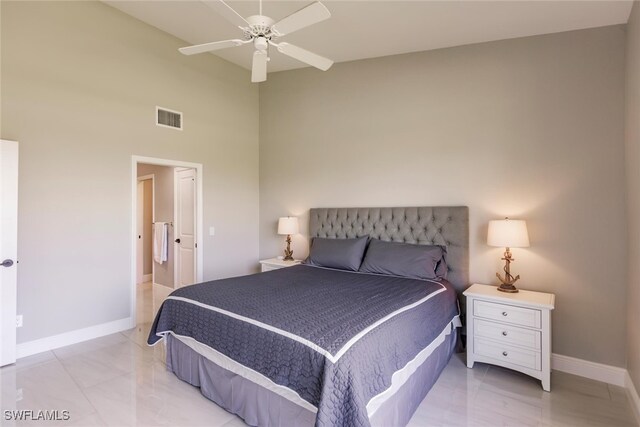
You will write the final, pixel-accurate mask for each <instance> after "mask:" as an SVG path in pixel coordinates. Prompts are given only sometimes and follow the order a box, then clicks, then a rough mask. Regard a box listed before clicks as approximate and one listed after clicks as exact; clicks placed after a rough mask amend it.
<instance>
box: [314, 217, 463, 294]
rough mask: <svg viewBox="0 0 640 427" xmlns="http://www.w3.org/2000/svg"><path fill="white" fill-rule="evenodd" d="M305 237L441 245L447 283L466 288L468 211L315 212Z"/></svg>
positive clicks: (459, 288) (457, 287) (459, 289)
mask: <svg viewBox="0 0 640 427" xmlns="http://www.w3.org/2000/svg"><path fill="white" fill-rule="evenodd" d="M309 236H310V237H312V238H313V237H328V238H337V239H345V238H354V237H362V236H370V237H372V238H375V239H381V240H387V241H394V242H406V243H417V244H419V245H445V246H446V247H447V257H446V260H447V266H448V267H449V273H448V276H447V279H448V280H449V282H451V284H453V286H454V287H455V288H456V290H457V291H458V292H462V291H463V290H465V289H466V288H467V286H469V208H467V207H466V206H435V207H430V206H423V207H408V208H316V209H311V211H310V214H309Z"/></svg>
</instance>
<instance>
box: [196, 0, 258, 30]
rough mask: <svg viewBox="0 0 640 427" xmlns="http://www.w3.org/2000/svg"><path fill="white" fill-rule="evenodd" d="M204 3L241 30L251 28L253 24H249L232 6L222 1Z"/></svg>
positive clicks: (210, 0)
mask: <svg viewBox="0 0 640 427" xmlns="http://www.w3.org/2000/svg"><path fill="white" fill-rule="evenodd" d="M203 3H204V4H206V5H207V6H209V7H210V8H211V9H213V10H215V11H216V12H218V13H219V14H220V15H222V16H223V17H224V18H225V19H226V20H227V21H229V22H231V23H232V24H233V25H236V26H238V27H240V28H244V27H250V26H251V24H249V23H248V22H247V20H246V19H244V18H243V17H242V16H241V15H240V14H239V13H238V12H236V11H235V10H234V9H233V8H232V7H231V6H229V5H228V4H226V3H225V2H224V1H222V0H208V1H203Z"/></svg>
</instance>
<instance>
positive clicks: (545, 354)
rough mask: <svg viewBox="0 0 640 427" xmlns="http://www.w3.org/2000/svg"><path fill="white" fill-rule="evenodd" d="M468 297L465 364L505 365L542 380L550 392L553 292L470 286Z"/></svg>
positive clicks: (544, 386)
mask: <svg viewBox="0 0 640 427" xmlns="http://www.w3.org/2000/svg"><path fill="white" fill-rule="evenodd" d="M464 295H465V296H466V297H467V367H468V368H473V363H474V362H482V363H490V364H492V365H499V366H504V367H505V368H510V369H513V370H516V371H520V372H522V373H525V374H527V375H531V376H532V377H534V378H537V379H539V380H540V381H542V388H543V389H544V390H545V391H551V310H553V309H554V304H555V295H554V294H547V293H543V292H532V291H525V290H522V289H521V290H520V292H518V293H515V294H509V293H505V292H500V291H498V290H497V287H496V286H489V285H478V284H475V285H472V286H471V287H470V288H469V289H467V290H466V291H464Z"/></svg>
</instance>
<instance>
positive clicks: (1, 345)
mask: <svg viewBox="0 0 640 427" xmlns="http://www.w3.org/2000/svg"><path fill="white" fill-rule="evenodd" d="M17 255H18V143H17V142H14V141H0V263H1V264H0V366H4V365H8V364H10V363H14V362H15V361H16V287H17V278H18V274H17V269H18V266H17V260H16V258H17Z"/></svg>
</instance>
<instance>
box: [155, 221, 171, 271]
mask: <svg viewBox="0 0 640 427" xmlns="http://www.w3.org/2000/svg"><path fill="white" fill-rule="evenodd" d="M168 259H169V224H167V223H166V222H156V223H155V226H154V229H153V260H154V261H155V262H157V263H158V264H162V263H163V262H165V261H166V260H168Z"/></svg>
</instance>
